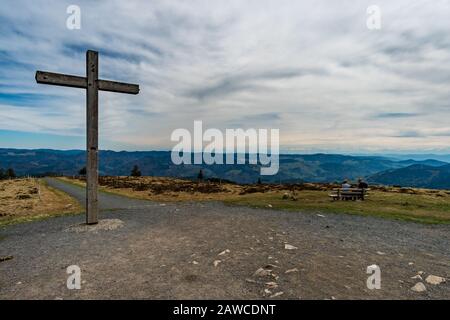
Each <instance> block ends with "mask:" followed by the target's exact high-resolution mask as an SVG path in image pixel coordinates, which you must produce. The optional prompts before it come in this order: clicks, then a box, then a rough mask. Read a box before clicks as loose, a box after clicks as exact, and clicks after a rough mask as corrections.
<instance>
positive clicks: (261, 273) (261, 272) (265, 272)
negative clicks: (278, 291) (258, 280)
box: [253, 268, 272, 277]
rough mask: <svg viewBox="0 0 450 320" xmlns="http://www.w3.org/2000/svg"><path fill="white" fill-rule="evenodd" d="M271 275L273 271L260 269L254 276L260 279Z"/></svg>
mask: <svg viewBox="0 0 450 320" xmlns="http://www.w3.org/2000/svg"><path fill="white" fill-rule="evenodd" d="M271 274H272V270H266V269H263V268H259V269H258V270H256V271H255V273H254V274H253V275H254V276H258V277H267V276H270V275H271Z"/></svg>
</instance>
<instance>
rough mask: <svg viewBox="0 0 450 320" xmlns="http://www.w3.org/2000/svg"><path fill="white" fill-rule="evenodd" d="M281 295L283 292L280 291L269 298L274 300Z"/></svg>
mask: <svg viewBox="0 0 450 320" xmlns="http://www.w3.org/2000/svg"><path fill="white" fill-rule="evenodd" d="M282 294H284V292H283V291H280V292H277V293H274V294H273V295H271V296H270V297H271V298H276V297H279V296H281V295H282Z"/></svg>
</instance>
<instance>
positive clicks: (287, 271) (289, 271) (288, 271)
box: [284, 268, 298, 274]
mask: <svg viewBox="0 0 450 320" xmlns="http://www.w3.org/2000/svg"><path fill="white" fill-rule="evenodd" d="M293 272H298V269H297V268H293V269H289V270H286V271H285V272H284V273H286V274H288V273H293Z"/></svg>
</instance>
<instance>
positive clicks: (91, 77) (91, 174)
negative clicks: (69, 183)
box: [86, 50, 98, 224]
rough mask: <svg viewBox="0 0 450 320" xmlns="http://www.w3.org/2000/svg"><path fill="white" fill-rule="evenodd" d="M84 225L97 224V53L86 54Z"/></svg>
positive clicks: (89, 52) (89, 51) (88, 52)
mask: <svg viewBox="0 0 450 320" xmlns="http://www.w3.org/2000/svg"><path fill="white" fill-rule="evenodd" d="M86 78H87V88H86V107H87V108H86V124H87V131H86V148H87V159H86V160H87V161H86V164H87V165H86V224H96V223H97V222H98V52H96V51H91V50H88V51H87V52H86Z"/></svg>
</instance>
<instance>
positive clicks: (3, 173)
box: [0, 168, 6, 180]
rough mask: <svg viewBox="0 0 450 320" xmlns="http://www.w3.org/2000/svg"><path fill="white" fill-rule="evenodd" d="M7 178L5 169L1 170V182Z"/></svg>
mask: <svg viewBox="0 0 450 320" xmlns="http://www.w3.org/2000/svg"><path fill="white" fill-rule="evenodd" d="M5 178H6V174H5V170H3V168H0V180H3V179H5Z"/></svg>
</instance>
